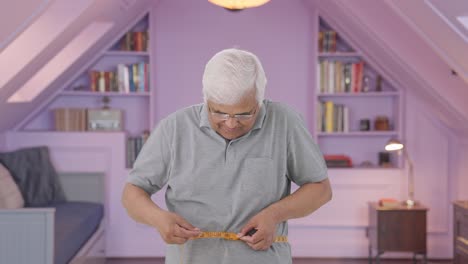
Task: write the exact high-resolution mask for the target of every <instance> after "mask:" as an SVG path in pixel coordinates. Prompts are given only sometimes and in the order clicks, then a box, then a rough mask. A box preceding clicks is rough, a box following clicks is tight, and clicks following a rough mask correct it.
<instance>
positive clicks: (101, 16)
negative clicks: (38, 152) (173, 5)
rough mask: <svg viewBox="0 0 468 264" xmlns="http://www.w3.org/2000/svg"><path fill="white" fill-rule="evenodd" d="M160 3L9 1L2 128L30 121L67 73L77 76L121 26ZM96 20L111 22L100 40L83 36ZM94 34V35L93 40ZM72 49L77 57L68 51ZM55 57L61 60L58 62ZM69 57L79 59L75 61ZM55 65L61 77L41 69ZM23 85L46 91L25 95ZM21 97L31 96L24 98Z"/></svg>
mask: <svg viewBox="0 0 468 264" xmlns="http://www.w3.org/2000/svg"><path fill="white" fill-rule="evenodd" d="M156 2H157V1H155V0H139V1H136V0H80V1H72V2H70V1H69V0H41V1H39V0H20V1H8V2H6V3H4V5H3V7H5V8H2V9H1V10H2V11H0V12H1V15H2V16H0V22H1V23H0V28H1V31H0V33H1V34H2V35H1V37H2V38H1V39H0V41H1V42H0V43H1V45H3V46H2V49H0V73H1V76H2V78H0V115H1V118H0V132H1V131H8V130H14V129H15V128H16V127H17V126H18V124H19V123H21V122H24V121H25V120H26V121H27V118H28V116H29V114H30V113H31V112H34V110H35V109H37V108H40V107H43V106H44V105H46V104H47V103H48V102H49V101H50V100H51V98H54V96H55V94H57V93H58V92H59V90H60V89H61V87H62V85H61V84H63V83H65V82H66V81H67V79H66V78H67V77H66V76H71V75H73V73H75V72H77V71H78V70H79V69H80V68H82V66H83V65H85V64H86V63H87V62H89V61H90V60H92V59H93V58H94V57H95V55H96V54H98V53H99V51H100V50H102V49H103V48H104V47H105V46H106V45H108V43H110V41H113V39H114V38H115V36H117V34H118V33H119V32H121V31H122V29H124V28H126V27H128V25H130V24H131V22H133V20H134V19H136V18H137V17H138V16H140V15H141V14H143V13H144V12H146V11H147V10H148V9H149V8H150V7H151V6H153V5H154V3H156ZM12 18H16V19H12ZM10 19H12V22H11V23H10ZM93 24H94V25H110V26H106V27H108V28H107V29H106V30H102V31H98V30H94V32H95V34H98V36H97V38H95V39H93V37H92V36H88V37H81V35H82V34H81V33H83V32H84V33H87V35H89V34H90V33H89V32H92V31H93V30H92V29H95V28H96V27H94V26H93ZM90 28H91V30H89V29H90ZM90 39H93V42H92V45H90V41H89V40H90ZM77 41H78V42H80V41H81V42H82V43H81V44H80V43H77ZM80 47H86V49H79V48H80ZM60 51H64V52H63V53H64V54H63V55H62V54H60ZM71 51H72V52H73V55H74V56H75V57H73V56H67V55H66V54H67V53H68V54H70V52H71ZM54 58H58V60H57V61H56V62H55V61H54ZM66 58H74V60H73V61H71V62H70V61H66V60H65V59H66ZM48 66H53V67H48ZM54 69H60V70H61V71H62V72H63V74H61V75H59V76H56V77H55V76H53V75H50V74H49V75H48V76H49V79H46V78H43V75H44V74H42V73H44V72H50V71H54ZM50 76H52V77H54V78H52V77H50ZM38 84H39V85H40V84H44V85H43V86H44V87H45V89H41V88H42V87H41V88H38V87H37V86H38ZM22 87H26V88H28V89H29V88H31V89H29V90H30V91H33V90H34V92H37V89H41V91H40V93H39V94H38V96H37V97H34V98H33V97H32V96H31V97H30V96H24V94H25V92H23V93H22V94H21V93H20V94H17V95H15V93H16V92H17V91H19V90H21V88H22ZM28 89H26V90H28ZM28 93H29V92H28ZM9 98H11V99H10V101H11V102H8V99H9ZM18 98H23V99H28V100H26V102H23V101H24V100H18Z"/></svg>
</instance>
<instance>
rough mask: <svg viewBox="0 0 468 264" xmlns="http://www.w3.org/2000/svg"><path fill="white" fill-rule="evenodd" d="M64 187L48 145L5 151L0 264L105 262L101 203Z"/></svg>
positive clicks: (0, 164) (0, 156)
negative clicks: (74, 197)
mask: <svg viewBox="0 0 468 264" xmlns="http://www.w3.org/2000/svg"><path fill="white" fill-rule="evenodd" d="M77 177H78V176H77ZM73 187H74V186H70V188H73ZM64 189H66V188H64V186H62V181H61V177H60V175H59V174H58V173H57V172H56V170H55V168H54V166H53V164H52V162H51V159H50V155H49V150H48V148H47V147H46V146H39V147H31V148H24V149H18V150H15V151H10V152H3V153H0V234H1V235H0V263H15V264H22V263H25V264H26V263H28V264H29V263H38V264H53V263H55V264H67V263H68V264H70V263H72V264H78V263H104V262H105V252H104V249H105V245H104V225H103V222H104V221H103V216H104V208H103V205H102V203H97V202H90V201H77V200H70V199H67V194H66V193H65V191H64ZM18 192H19V194H18ZM75 193H76V190H75Z"/></svg>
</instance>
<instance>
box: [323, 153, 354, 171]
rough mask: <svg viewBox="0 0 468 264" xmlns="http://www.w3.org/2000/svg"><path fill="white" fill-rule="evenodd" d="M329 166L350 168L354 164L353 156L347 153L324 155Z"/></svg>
mask: <svg viewBox="0 0 468 264" xmlns="http://www.w3.org/2000/svg"><path fill="white" fill-rule="evenodd" d="M324 158H325V163H326V164H327V167H328V168H350V167H352V166H353V162H352V161H351V158H350V157H348V156H346V155H324Z"/></svg>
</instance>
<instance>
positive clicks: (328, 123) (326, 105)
mask: <svg viewBox="0 0 468 264" xmlns="http://www.w3.org/2000/svg"><path fill="white" fill-rule="evenodd" d="M317 130H318V131H319V132H327V133H331V132H349V108H348V107H347V106H345V105H343V104H336V103H334V102H332V101H325V102H322V101H319V103H318V104H317Z"/></svg>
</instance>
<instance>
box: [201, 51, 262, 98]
mask: <svg viewBox="0 0 468 264" xmlns="http://www.w3.org/2000/svg"><path fill="white" fill-rule="evenodd" d="M266 83H267V79H266V76H265V71H264V70H263V67H262V64H261V63H260V60H259V59H258V58H257V56H255V55H254V54H253V53H250V52H248V51H244V50H239V49H226V50H223V51H220V52H218V53H216V54H215V55H214V56H213V58H211V59H210V60H209V61H208V63H207V64H206V66H205V72H204V74H203V99H204V100H205V103H206V102H207V100H211V101H213V102H215V103H218V104H226V105H234V104H236V103H239V102H240V100H241V99H242V98H243V97H245V96H246V95H247V94H248V93H249V92H252V89H256V93H255V99H256V100H257V102H258V103H259V105H261V104H262V102H263V98H264V96H265V87H266Z"/></svg>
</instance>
